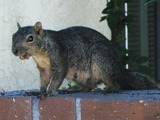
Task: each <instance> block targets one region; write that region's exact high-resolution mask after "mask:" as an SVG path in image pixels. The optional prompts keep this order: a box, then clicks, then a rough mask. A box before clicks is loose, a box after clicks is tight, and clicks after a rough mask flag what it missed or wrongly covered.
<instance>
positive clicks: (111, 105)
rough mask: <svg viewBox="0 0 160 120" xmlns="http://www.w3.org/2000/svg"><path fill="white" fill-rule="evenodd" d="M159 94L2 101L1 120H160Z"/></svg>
mask: <svg viewBox="0 0 160 120" xmlns="http://www.w3.org/2000/svg"><path fill="white" fill-rule="evenodd" d="M158 119H160V91H158V90H146V91H127V92H120V93H117V94H107V95H104V94H102V93H101V92H98V93H77V94H64V95H55V96H54V97H47V98H45V99H44V100H39V99H37V98H36V97H33V96H27V97H24V96H22V95H21V94H16V95H15V94H14V96H12V95H11V94H10V95H9V94H8V95H5V96H2V95H1V97H0V120H158Z"/></svg>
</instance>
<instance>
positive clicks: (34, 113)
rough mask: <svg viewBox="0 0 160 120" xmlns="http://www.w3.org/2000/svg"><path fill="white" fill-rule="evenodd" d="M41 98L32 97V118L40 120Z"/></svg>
mask: <svg viewBox="0 0 160 120" xmlns="http://www.w3.org/2000/svg"><path fill="white" fill-rule="evenodd" d="M39 117H40V112H39V99H37V98H35V97H34V98H32V120H40V118H39Z"/></svg>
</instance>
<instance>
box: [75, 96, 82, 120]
mask: <svg viewBox="0 0 160 120" xmlns="http://www.w3.org/2000/svg"><path fill="white" fill-rule="evenodd" d="M76 120H81V99H80V98H76Z"/></svg>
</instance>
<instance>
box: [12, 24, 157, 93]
mask: <svg viewBox="0 0 160 120" xmlns="http://www.w3.org/2000/svg"><path fill="white" fill-rule="evenodd" d="M18 28H19V29H18V31H17V32H16V33H15V34H14V35H13V39H12V52H13V54H14V55H16V56H19V57H20V59H22V60H23V59H28V58H29V57H33V59H34V60H35V62H36V64H37V67H38V69H39V71H40V77H41V92H42V93H46V94H48V95H51V94H54V93H55V92H56V91H57V89H58V88H59V86H60V85H61V83H62V82H63V79H64V78H68V79H72V80H73V81H74V82H76V83H77V84H79V85H80V86H82V89H83V90H84V91H90V90H92V89H93V88H94V87H96V85H97V84H99V83H102V82H103V83H104V84H105V85H106V88H107V90H108V91H112V90H116V91H117V90H120V89H150V88H156V83H155V82H152V80H151V79H149V78H148V77H146V76H145V75H142V74H141V73H134V72H133V73H132V72H130V73H129V72H125V70H123V69H122V65H121V60H120V57H119V56H118V53H117V50H116V49H115V47H114V46H113V44H112V43H111V42H110V41H109V40H108V39H107V38H106V37H105V36H103V35H102V34H101V33H99V32H97V31H95V30H93V29H90V28H86V27H77V26H76V27H70V28H67V29H63V30H60V31H53V30H44V29H42V24H41V23H40V22H37V23H36V24H35V25H34V26H26V27H21V26H20V25H19V24H18Z"/></svg>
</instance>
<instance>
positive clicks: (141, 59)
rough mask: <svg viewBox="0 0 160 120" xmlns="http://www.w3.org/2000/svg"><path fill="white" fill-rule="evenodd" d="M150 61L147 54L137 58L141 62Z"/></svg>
mask: <svg viewBox="0 0 160 120" xmlns="http://www.w3.org/2000/svg"><path fill="white" fill-rule="evenodd" d="M147 61H148V57H145V56H140V57H138V58H137V59H136V62H137V63H139V64H141V63H145V62H147Z"/></svg>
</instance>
